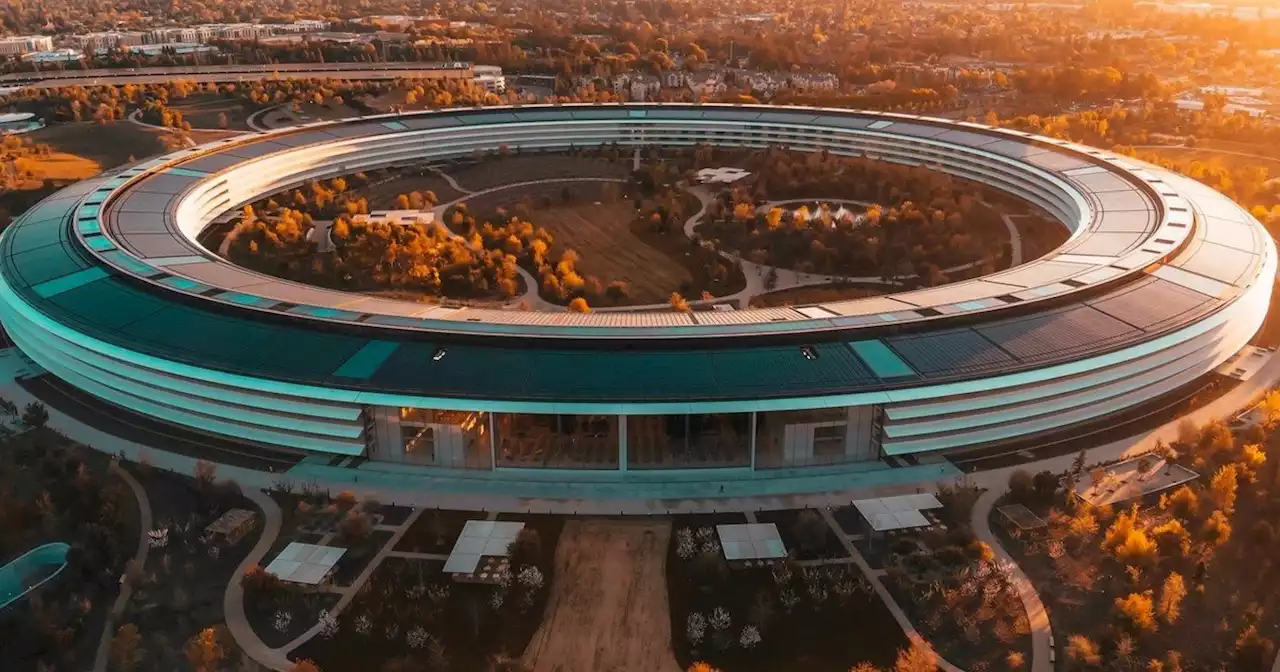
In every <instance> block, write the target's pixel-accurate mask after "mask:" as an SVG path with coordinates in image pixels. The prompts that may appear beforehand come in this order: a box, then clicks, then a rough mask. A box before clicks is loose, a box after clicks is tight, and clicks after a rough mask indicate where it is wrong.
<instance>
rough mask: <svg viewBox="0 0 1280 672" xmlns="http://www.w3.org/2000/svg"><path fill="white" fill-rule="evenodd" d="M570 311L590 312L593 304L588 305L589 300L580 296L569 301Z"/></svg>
mask: <svg viewBox="0 0 1280 672" xmlns="http://www.w3.org/2000/svg"><path fill="white" fill-rule="evenodd" d="M569 312H571V313H589V312H591V306H589V305H587V300H586V299H584V298H582V297H581V296H579V297H578V298H576V299H574V300H572V301H570V302H569Z"/></svg>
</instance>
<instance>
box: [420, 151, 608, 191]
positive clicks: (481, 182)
mask: <svg viewBox="0 0 1280 672" xmlns="http://www.w3.org/2000/svg"><path fill="white" fill-rule="evenodd" d="M444 171H445V172H447V173H449V174H450V175H451V176H453V178H454V179H455V180H457V181H458V184H460V185H462V186H463V188H465V189H470V190H472V191H481V190H483V189H489V188H491V187H498V186H502V185H504V184H516V183H519V182H531V181H534V180H546V179H563V178H571V177H612V178H618V179H623V178H626V177H627V176H628V175H630V173H631V162H630V161H629V160H625V159H619V160H618V161H611V160H609V159H607V158H600V157H588V156H568V155H564V154H521V155H512V156H507V157H501V158H498V157H492V158H486V159H485V160H482V161H475V162H460V163H459V165H456V166H451V167H445V168H444ZM557 191H558V188H557Z"/></svg>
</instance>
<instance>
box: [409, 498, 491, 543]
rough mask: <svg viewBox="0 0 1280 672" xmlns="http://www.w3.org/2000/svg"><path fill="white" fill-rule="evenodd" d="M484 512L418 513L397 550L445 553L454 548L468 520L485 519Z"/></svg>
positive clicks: (444, 510)
mask: <svg viewBox="0 0 1280 672" xmlns="http://www.w3.org/2000/svg"><path fill="white" fill-rule="evenodd" d="M484 517H485V514H484V512H476V511H452V510H449V509H430V510H427V511H423V512H422V513H421V514H419V515H418V519H417V520H415V521H413V525H410V526H409V529H407V530H405V532H404V536H402V537H400V541H399V542H398V543H396V548H395V550H397V551H409V552H412V553H443V554H448V553H449V552H450V551H452V550H453V544H454V542H456V541H457V540H458V535H460V534H462V528H463V526H464V525H466V524H467V521H468V520H484Z"/></svg>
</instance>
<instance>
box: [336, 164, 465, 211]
mask: <svg viewBox="0 0 1280 672" xmlns="http://www.w3.org/2000/svg"><path fill="white" fill-rule="evenodd" d="M353 191H355V192H356V193H357V194H359V195H361V196H364V197H365V198H367V199H369V209H370V210H392V209H394V208H395V207H396V196H399V195H400V194H408V193H410V192H413V191H419V192H427V191H433V192H435V194H436V199H437V200H438V201H439V202H440V203H448V202H449V201H452V200H454V199H457V198H460V197H462V196H463V193H462V192H460V191H458V190H457V189H454V188H453V187H451V186H449V183H448V182H446V181H445V180H444V178H442V177H440V176H439V175H436V174H435V173H429V172H428V173H424V174H418V173H416V172H415V171H414V170H412V169H411V170H406V171H404V172H403V173H402V174H400V175H397V176H395V177H393V178H391V179H389V180H387V181H386V182H380V183H378V184H373V185H369V186H367V187H359V188H356V189H353Z"/></svg>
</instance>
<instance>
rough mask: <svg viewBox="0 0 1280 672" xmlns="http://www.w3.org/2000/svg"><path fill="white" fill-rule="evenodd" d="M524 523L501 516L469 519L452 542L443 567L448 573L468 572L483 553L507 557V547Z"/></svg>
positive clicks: (474, 568)
mask: <svg viewBox="0 0 1280 672" xmlns="http://www.w3.org/2000/svg"><path fill="white" fill-rule="evenodd" d="M523 528H524V523H518V522H511V521H504V520H468V521H467V524H466V525H464V526H463V527H462V534H461V535H460V536H459V537H458V541H456V542H454V544H453V550H452V551H451V552H450V553H449V558H448V559H447V560H445V563H444V571H445V572H447V573H450V574H470V573H472V572H474V571H476V567H478V566H479V565H480V558H482V557H484V556H491V557H506V556H507V549H508V548H509V547H510V546H511V542H512V541H515V538H516V535H518V534H520V530H521V529H523Z"/></svg>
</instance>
